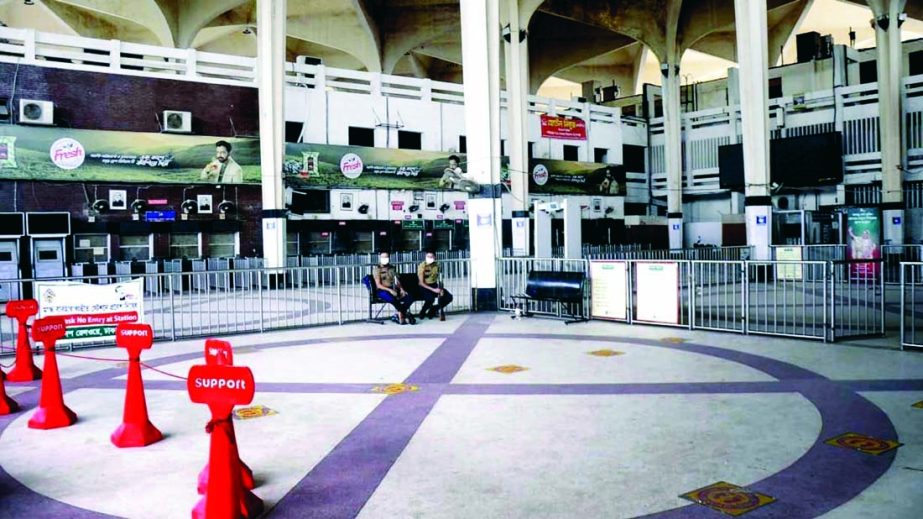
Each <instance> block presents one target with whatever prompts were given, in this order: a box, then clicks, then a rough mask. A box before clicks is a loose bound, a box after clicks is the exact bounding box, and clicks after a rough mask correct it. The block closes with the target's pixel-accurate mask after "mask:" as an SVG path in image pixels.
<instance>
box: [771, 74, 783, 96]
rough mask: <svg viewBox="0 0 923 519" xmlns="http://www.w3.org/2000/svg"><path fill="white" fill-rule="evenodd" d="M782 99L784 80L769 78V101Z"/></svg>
mask: <svg viewBox="0 0 923 519" xmlns="http://www.w3.org/2000/svg"><path fill="white" fill-rule="evenodd" d="M780 97H782V78H780V77H771V78H769V99H778V98H780Z"/></svg>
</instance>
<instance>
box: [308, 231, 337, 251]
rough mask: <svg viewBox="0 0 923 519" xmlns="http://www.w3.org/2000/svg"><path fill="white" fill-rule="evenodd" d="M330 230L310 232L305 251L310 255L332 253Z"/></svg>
mask: <svg viewBox="0 0 923 519" xmlns="http://www.w3.org/2000/svg"><path fill="white" fill-rule="evenodd" d="M330 234H331V233H330V232H328V231H321V232H309V233H307V234H306V237H307V242H306V243H305V245H306V247H305V253H306V254H308V255H314V254H330V244H331V241H330V240H331V236H330Z"/></svg>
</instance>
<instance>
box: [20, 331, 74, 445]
mask: <svg viewBox="0 0 923 519" xmlns="http://www.w3.org/2000/svg"><path fill="white" fill-rule="evenodd" d="M66 331H67V330H66V327H65V325H64V318H63V317H58V316H55V317H45V318H43V319H38V320H36V321H35V323H34V324H33V325H32V338H33V339H34V340H35V341H36V342H41V343H42V344H43V345H44V346H45V376H44V377H43V378H42V394H41V396H39V404H38V409H36V410H35V413H34V414H33V415H32V418H30V419H29V428H31V429H55V428H58V427H67V426H69V425H72V424H73V423H74V422H76V421H77V414H76V413H74V412H73V411H71V410H70V409H68V407H67V406H66V405H64V395H63V393H62V391H61V377H60V375H59V374H58V360H57V357H56V356H55V353H54V351H55V342H57V340H58V339H61V338H63V337H64V334H65V333H66Z"/></svg>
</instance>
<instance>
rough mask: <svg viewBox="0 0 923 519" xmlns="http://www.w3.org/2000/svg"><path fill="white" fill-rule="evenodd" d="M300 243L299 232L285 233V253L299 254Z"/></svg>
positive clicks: (289, 254)
mask: <svg viewBox="0 0 923 519" xmlns="http://www.w3.org/2000/svg"><path fill="white" fill-rule="evenodd" d="M298 243H299V240H298V233H297V232H287V233H285V255H286V256H299V255H300V254H301V252H300V251H301V247H300V246H299V245H298Z"/></svg>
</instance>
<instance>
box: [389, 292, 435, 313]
mask: <svg viewBox="0 0 923 519" xmlns="http://www.w3.org/2000/svg"><path fill="white" fill-rule="evenodd" d="M433 295H436V294H433ZM378 298H379V299H381V300H382V301H385V302H386V303H391V306H393V307H394V308H395V309H397V311H398V312H400V313H402V314H405V315H407V314H409V313H410V312H409V310H410V305H412V304H413V297H412V296H411V295H410V294H404V297H401V298H397V297H394V296H393V295H391V292H388V291H387V290H381V289H379V290H378Z"/></svg>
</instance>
